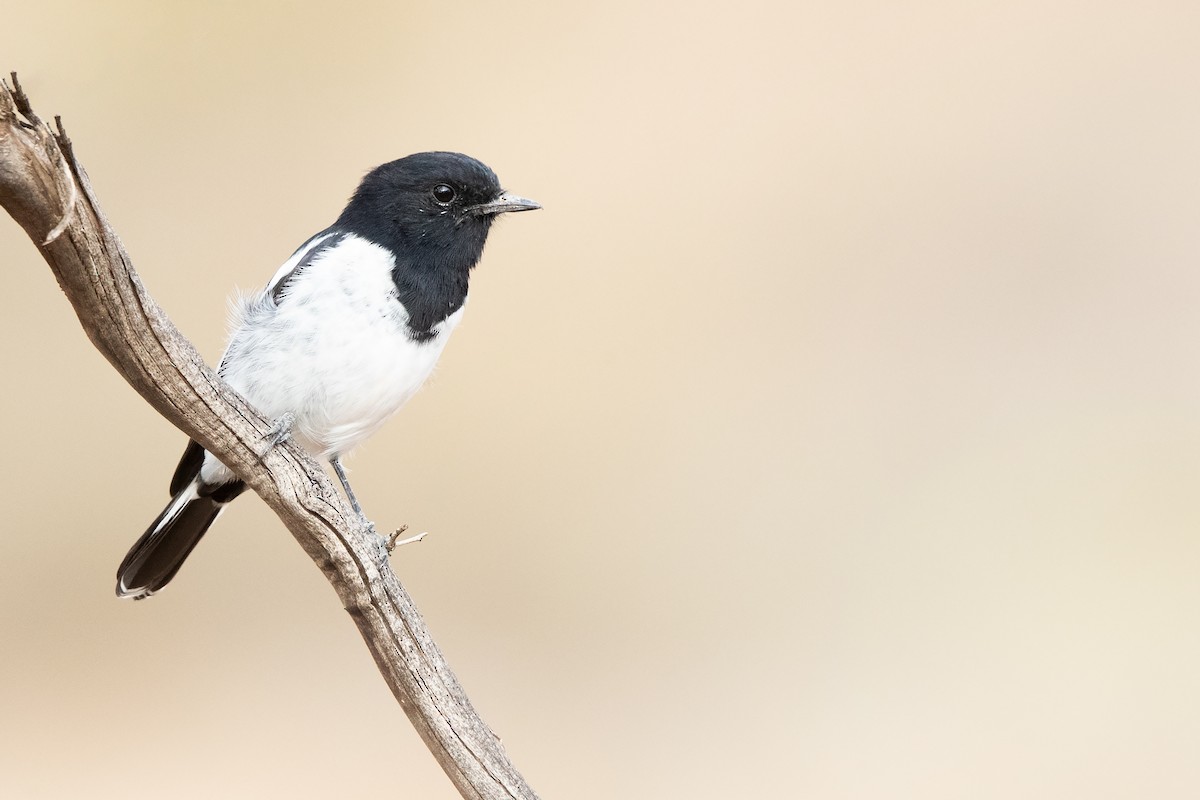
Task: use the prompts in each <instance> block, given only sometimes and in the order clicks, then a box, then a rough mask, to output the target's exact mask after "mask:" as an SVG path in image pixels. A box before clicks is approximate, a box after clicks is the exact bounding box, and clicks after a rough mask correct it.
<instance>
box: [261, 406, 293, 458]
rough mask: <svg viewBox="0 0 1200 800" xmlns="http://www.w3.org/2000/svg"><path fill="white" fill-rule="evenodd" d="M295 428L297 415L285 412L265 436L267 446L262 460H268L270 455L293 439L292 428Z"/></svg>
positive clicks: (264, 448)
mask: <svg viewBox="0 0 1200 800" xmlns="http://www.w3.org/2000/svg"><path fill="white" fill-rule="evenodd" d="M294 427H296V415H295V414H293V413H292V412H290V411H285V412H284V413H283V414H282V415H281V416H280V417H279V419H277V420H275V424H274V425H272V426H271V430H269V431H267V432H266V434H264V435H263V441H264V442H265V443H266V444H265V446H264V447H263V451H262V455H261V456H260V458H266V457H267V454H268V453H270V452H271V451H272V450H274V449H275V448H276V447H278V446H279V445H281V444H283V443H284V442H286V441H287V440H288V439H289V438H290V437H291V435H292V428H294Z"/></svg>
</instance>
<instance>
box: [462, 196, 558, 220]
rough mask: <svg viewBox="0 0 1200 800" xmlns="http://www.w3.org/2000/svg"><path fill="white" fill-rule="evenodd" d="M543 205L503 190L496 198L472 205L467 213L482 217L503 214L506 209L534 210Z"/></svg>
mask: <svg viewBox="0 0 1200 800" xmlns="http://www.w3.org/2000/svg"><path fill="white" fill-rule="evenodd" d="M541 207H542V206H541V204H540V203H535V202H534V201H532V200H527V199H525V198H524V197H517V196H516V195H515V194H509V193H508V192H501V193H500V194H498V195H497V196H496V197H495V198H494V199H492V200H489V201H488V202H486V203H480V204H479V205H477V206H471V207H470V208H468V209H467V213H469V214H472V215H474V216H477V217H482V216H486V215H488V214H503V213H504V212H505V211H533V210H535V209H539V208H541Z"/></svg>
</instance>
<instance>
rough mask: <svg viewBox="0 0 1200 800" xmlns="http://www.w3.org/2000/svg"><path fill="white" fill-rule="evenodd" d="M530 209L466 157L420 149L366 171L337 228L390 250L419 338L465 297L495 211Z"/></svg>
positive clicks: (531, 205) (402, 297)
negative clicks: (469, 278)
mask: <svg viewBox="0 0 1200 800" xmlns="http://www.w3.org/2000/svg"><path fill="white" fill-rule="evenodd" d="M535 208H541V206H539V205H538V204H537V203H535V202H533V201H532V200H526V199H524V198H521V197H517V196H515V195H511V194H509V193H507V192H505V191H504V190H503V189H501V188H500V182H499V181H498V180H497V179H496V173H494V172H492V171H491V170H490V169H488V167H487V166H486V165H484V164H482V163H480V162H479V161H476V160H475V159H473V158H471V157H470V156H464V155H462V154H461V153H440V152H438V153H417V154H416V155H411V156H407V157H406V158H401V159H399V160H398V161H391V162H388V163H387V164H384V165H382V166H379V167H376V168H375V169H373V170H371V172H369V173H368V174H367V176H366V177H365V178H363V180H362V183H361V184H359V186H358V189H357V191H355V192H354V197H352V198H351V199H350V203H349V204H348V205H347V206H346V210H345V211H343V212H342V215H341V217H339V218H338V221H337V222H336V223H335V225H334V227H335V228H339V229H341V230H344V231H347V232H349V233H353V234H356V235H358V236H362V237H363V238H365V239H369V240H370V241H372V242H375V243H376V244H379V245H382V246H384V247H386V248H388V249H389V250H391V251H392V253H393V254H394V255H395V258H396V267H395V269H394V270H393V271H392V278H393V280H394V281H395V284H396V288H397V291H398V295H397V296H398V299H399V300H400V302H401V303H402V304H403V305H404V308H405V309H406V310H407V312H408V315H409V323H408V325H409V328H410V330H411V332H412V335H413V336H414V338H416V339H418V340H424V339H428V338H432V337H433V336H434V335H435V334H434V333H433V332H432V328H433V326H434V325H436V324H437V323H439V322H441V321H442V320H444V319H445V318H446V317H447V316H449V315H450V314H453V313H454V312H455V311H457V310H458V309H459V307H461V306H462V304H463V302H464V301H465V299H466V296H467V282H468V276H469V274H470V271H471V268H472V267H474V266H475V264H476V263H478V262H479V258H480V256H482V255H483V245H484V243H485V242H486V241H487V235H488V230H489V229H490V228H491V226H492V222H493V221H494V220H495V219H496V216H497V215H498V214H502V213H504V212H506V211H529V210H532V209H535Z"/></svg>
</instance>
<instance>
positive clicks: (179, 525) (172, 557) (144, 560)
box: [117, 442, 245, 600]
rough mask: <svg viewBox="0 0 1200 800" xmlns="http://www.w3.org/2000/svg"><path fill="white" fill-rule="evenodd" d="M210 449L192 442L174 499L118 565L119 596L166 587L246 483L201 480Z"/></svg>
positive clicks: (173, 482) (174, 482)
mask: <svg viewBox="0 0 1200 800" xmlns="http://www.w3.org/2000/svg"><path fill="white" fill-rule="evenodd" d="M204 455H205V454H204V450H203V449H202V448H201V447H200V445H198V444H196V443H195V442H191V443H190V444H188V448H187V450H186V451H184V454H183V459H182V460H181V461H180V462H179V467H178V468H177V469H176V470H175V477H174V478H173V479H172V480H171V492H172V494H173V495H174V496H173V497H172V498H171V502H170V503H168V504H167V507H166V508H164V509H163V512H162V513H161V514H159V515H158V519H156V520H154V522H153V524H151V525H150V527H149V528H148V529H147V530H146V532H145V533H143V534H142V536H141V538H139V539H138V540H137V542H136V543H135V544H134V545H133V548H132V549H131V550H130V551H129V554H128V555H126V556H125V560H124V561H122V562H121V566H120V567H118V568H117V596H118V597H132V598H133V599H134V600H141V599H143V598H145V597H149V596H150V595H152V594H154V593H155V592H157V591H159V590H160V589H162V588H163V587H164V586H166V585H167V583H169V582H170V580H171V578H174V577H175V573H176V572H178V571H179V568H180V567H181V566H183V562H184V561H185V560H186V559H187V557H188V555H189V554H190V553H191V552H192V550H193V549H194V548H195V547H196V544H197V543H198V542H199V541H200V538H201V537H202V536H204V532H205V531H207V530H208V528H209V526H210V525H212V524H213V522H214V521H215V520H216V518H217V516H218V515H220V513H221V511H222V510H223V509H224V508H225V506H226V505H228V504H229V501H231V500H233V498H234V497H237V495H239V494H241V491H242V489H244V488H245V487H244V484H242V482H241V481H235V482H233V483H229V484H223V485H220V486H207V485H205V484H204V483H203V482H202V481H201V480H200V465H201V464H202V463H203V461H204Z"/></svg>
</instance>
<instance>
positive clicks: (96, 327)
mask: <svg viewBox="0 0 1200 800" xmlns="http://www.w3.org/2000/svg"><path fill="white" fill-rule="evenodd" d="M0 205H2V206H3V207H4V209H5V210H6V211H8V213H9V214H10V215H11V216H12V217H13V219H15V220H16V221H17V222H18V223H20V225H21V227H22V228H24V229H25V232H26V233H27V234H29V237H30V238H31V239H32V240H33V242H34V244H35V245H37V247H38V249H39V251H40V252H41V254H42V257H43V258H44V259H45V260H46V263H47V264H49V265H50V269H51V270H53V272H54V275H55V277H56V278H57V279H58V283H59V286H61V287H62V290H63V292H64V293H65V294H66V296H67V299H68V300H70V301H71V304H72V305H73V306H74V308H75V313H76V314H77V315H78V316H79V321H80V323H81V324H82V325H83V328H84V330H85V331H87V334H88V336H89V337H90V338H91V340H92V342H93V343H94V344H95V345H96V347H97V348H98V349H99V350H100V352H101V353H103V354H104V356H105V358H107V359H108V360H109V362H110V363H112V365H113V366H114V367H115V368H116V370H117V371H118V372H119V373H121V375H122V376H123V377H124V378H125V380H127V381H128V382H129V383H130V385H132V386H133V388H134V389H136V390H137V391H138V393H139V394H141V395H142V397H144V398H145V399H146V400H147V401H148V402H149V403H150V404H151V405H152V406H154V408H155V409H157V410H158V412H159V413H160V414H162V415H163V416H164V417H166V418H167V419H168V420H170V422H171V423H172V424H174V425H175V426H176V427H178V428H179V429H180V430H182V431H183V432H184V433H186V434H187V435H188V436H190V437H192V438H193V439H195V440H196V441H198V442H199V443H200V444H201V445H203V446H204V447H205V448H206V449H207V450H209V451H210V452H212V453H213V454H214V455H216V456H217V457H218V458H220V459H221V461H222V462H224V463H225V464H226V465H228V466H229V468H230V469H232V470H233V471H234V472H235V473H237V475H238V477H240V478H242V479H243V480H244V481H246V483H247V484H248V485H249V486H250V487H251V488H252V489H254V491H256V492H257V493H258V494H259V495H260V496H261V497H262V498H263V500H265V501H266V503H267V505H268V506H270V507H271V508H272V509H273V510H274V511H275V513H276V514H278V515H279V518H280V519H281V520H282V521H283V523H284V524H285V525H286V526H287V528H288V530H290V531H291V532H292V535H293V536H295V538H296V541H297V542H299V543H300V546H301V547H303V548H304V551H305V552H306V553H308V555H309V556H310V557H311V558H312V559H313V561H315V562H316V564H317V566H318V567H320V568H321V571H322V572H324V573H325V577H326V578H328V579H329V582H330V583H331V584H333V588H334V589H335V590H336V591H337V593H338V597H340V598H341V601H342V604H343V605H344V606H345V608H346V610H347V611H348V612H350V617H351V618H352V619H353V620H354V624H355V625H357V626H358V629H359V632H360V633H361V634H362V637H363V639H364V640H365V641H366V643H367V647H368V648H369V649H370V651H371V654H372V655H373V656H374V658H375V663H376V664H377V665H378V666H379V671H380V672H381V673H382V674H383V678H384V680H386V681H387V684H388V686H390V687H391V689H392V693H393V694H394V695H395V696H396V699H397V700H398V701H399V702H400V705H401V707H402V708H403V709H404V711H405V713H406V714H408V717H409V719H410V720H411V721H412V724H413V725H414V726H415V727H416V729H417V731H418V733H420V735H421V738H422V739H423V740H424V741H425V743H426V745H428V747H429V749H430V751H431V752H432V753H433V755H434V757H435V758H436V759H437V760H438V763H440V764H441V765H442V768H443V769H444V770H445V771H446V774H447V775H448V776H449V777H450V779H451V780H452V781H453V782H454V785H455V786H456V787H457V788H458V790H459V792H460V793H461V794H462V796H463V797H467V798H487V799H488V800H490V799H491V798H536V794H534V792H533V790H532V789H530V788H529V786H528V785H527V784H526V783H525V781H524V779H523V778H522V777H521V775H520V773H518V772H517V770H516V768H515V767H513V765H512V764H511V763H510V762H509V760H508V757H507V755H506V754H505V752H504V749H503V747H502V746H501V744H500V741H499V740H498V739H497V738H496V736H495V734H493V733H492V732H491V731H490V730H489V729H488V727H487V726H486V725H485V724H484V723H483V720H481V719H480V718H479V716H478V714H476V713H475V710H474V709H473V708H472V707H471V703H470V701H469V700H468V699H467V696H466V694H465V693H464V692H463V690H462V687H461V686H459V684H458V680H457V679H456V678H455V677H454V674H453V673H452V672H451V671H450V668H449V667H448V666H447V664H446V661H445V659H444V658H443V657H442V653H441V651H440V650H439V649H438V647H437V645H436V644H435V643H434V641H433V638H432V637H431V636H430V634H429V631H428V629H427V628H426V627H425V623H424V621H423V620H422V619H421V616H420V614H419V613H418V612H417V609H416V607H415V606H414V605H413V603H412V600H411V599H410V598H409V596H408V594H407V593H406V592H405V591H404V588H403V587H402V586H401V585H400V582H399V581H398V580H397V578H396V575H395V573H393V572H392V569H391V566H390V564H389V563H388V561H387V557H386V554H385V553H383V551H382V549H381V548H380V547H379V546H378V543H377V541H376V538H375V537H374V536H373V535H372V534H369V533H368V532H367V531H365V530H364V529H363V528H362V526H361V524H360V523H359V522H358V519H357V517H356V516H355V515H354V513H353V512H352V511H351V510H350V508H349V505H348V504H347V503H346V502H345V501H344V500H343V499H342V497H341V495H339V494H338V492H337V491H336V490H335V489H334V487H333V484H332V483H331V482H330V481H329V479H328V477H327V476H326V474H325V472H324V470H323V469H322V468H321V467H320V466H318V465H317V464H316V462H314V461H313V460H312V459H311V458H310V457H309V456H308V455H307V454H306V453H304V452H303V451H302V450H300V449H299V448H297V447H295V446H292V445H284V446H280V447H276V448H274V449H272V450H271V451H270V452H268V453H267V454H266V455H262V451H263V449H264V446H263V441H264V436H265V435H266V434H267V433H268V432H269V431H270V429H271V421H269V420H266V419H264V418H263V417H262V416H261V415H260V414H259V413H258V412H257V411H255V409H254V408H252V407H251V406H250V405H249V404H248V403H247V402H246V401H245V400H244V399H242V398H241V397H240V396H239V395H238V394H236V393H235V392H234V391H232V390H231V389H230V388H229V387H228V386H226V385H225V384H224V383H223V382H222V381H221V379H220V378H219V377H217V375H216V374H215V373H214V372H213V371H212V370H211V369H209V368H208V366H207V365H205V363H204V361H203V360H202V359H201V358H200V355H199V354H198V353H197V352H196V350H195V348H194V347H192V345H191V343H190V342H188V340H187V339H185V338H184V337H183V336H182V334H180V333H179V331H178V330H177V329H176V328H175V326H174V325H173V324H172V323H171V321H170V320H169V319H168V318H167V316H166V315H165V314H164V313H163V312H162V309H160V308H159V306H158V304H157V303H155V302H154V299H153V298H152V297H150V295H149V294H148V293H147V292H146V290H145V288H144V287H143V286H142V283H141V281H140V280H139V278H138V276H137V273H135V272H134V270H133V267H132V265H131V264H130V262H129V257H128V255H127V254H126V252H125V250H124V248H123V247H122V246H121V242H120V240H119V239H118V238H117V235H116V233H114V232H113V230H112V228H111V227H110V226H109V224H108V221H107V220H106V219H105V217H104V214H103V213H102V212H101V210H100V206H99V203H98V202H97V201H96V197H95V194H94V192H93V191H92V187H91V184H90V183H89V181H88V178H87V173H86V172H84V170H83V167H82V166H81V165H80V164H79V162H78V161H77V160H76V159H75V155H74V152H73V150H72V147H71V143H70V141H69V140H68V139H67V137H66V135H65V133H64V132H63V130H62V125H61V123H59V124H58V131H57V133H54V132H52V131H51V130H50V128H49V127H48V126H47V125H46V124H45V123H43V122H42V121H41V120H40V119H39V118H38V117H37V115H36V114H35V113H34V111H33V110H32V108H30V106H29V103H28V100H27V98H26V97H25V96H24V94H23V92H21V90H20V86H19V84H17V82H16V75H15V74H14V75H13V88H12V89H10V88H9V87H8V86H7V85H3V84H0Z"/></svg>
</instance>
